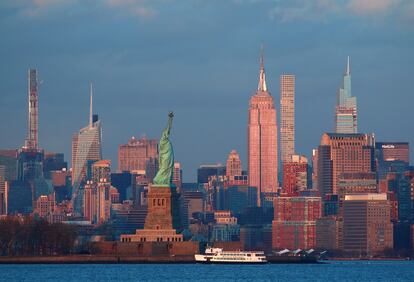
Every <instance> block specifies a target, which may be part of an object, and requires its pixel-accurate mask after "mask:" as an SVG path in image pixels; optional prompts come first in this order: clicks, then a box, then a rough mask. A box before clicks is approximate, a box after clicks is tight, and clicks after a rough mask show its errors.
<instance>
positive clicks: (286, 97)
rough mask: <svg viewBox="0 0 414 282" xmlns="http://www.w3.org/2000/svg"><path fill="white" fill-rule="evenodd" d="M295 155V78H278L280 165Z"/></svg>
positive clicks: (283, 76)
mask: <svg viewBox="0 0 414 282" xmlns="http://www.w3.org/2000/svg"><path fill="white" fill-rule="evenodd" d="M293 154H295V76H294V75H291V74H284V75H281V76H280V155H281V156H280V157H281V160H282V163H285V162H288V161H290V156H292V155H293Z"/></svg>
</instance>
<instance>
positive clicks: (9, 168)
mask: <svg viewBox="0 0 414 282" xmlns="http://www.w3.org/2000/svg"><path fill="white" fill-rule="evenodd" d="M17 155H18V151H17V150H15V149H11V150H0V165H3V166H4V167H5V180H16V179H17Z"/></svg>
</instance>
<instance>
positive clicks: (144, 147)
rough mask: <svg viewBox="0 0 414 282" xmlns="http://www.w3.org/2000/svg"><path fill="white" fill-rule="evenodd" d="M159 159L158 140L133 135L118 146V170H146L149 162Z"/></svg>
mask: <svg viewBox="0 0 414 282" xmlns="http://www.w3.org/2000/svg"><path fill="white" fill-rule="evenodd" d="M157 159H158V140H156V139H147V138H146V137H143V138H141V139H136V138H135V137H131V139H129V141H128V143H127V144H124V145H119V148H118V171H119V172H123V171H129V172H131V171H134V170H146V169H147V166H148V163H150V162H151V161H152V162H154V160H157Z"/></svg>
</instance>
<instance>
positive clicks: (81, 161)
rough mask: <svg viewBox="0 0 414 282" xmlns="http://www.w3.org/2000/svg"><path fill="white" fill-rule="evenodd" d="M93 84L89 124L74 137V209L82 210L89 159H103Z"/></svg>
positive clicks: (99, 123)
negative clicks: (81, 190) (82, 187)
mask: <svg viewBox="0 0 414 282" xmlns="http://www.w3.org/2000/svg"><path fill="white" fill-rule="evenodd" d="M92 95H93V89H92V84H91V93H90V110H89V125H88V126H86V127H84V128H82V129H81V130H80V131H79V132H78V133H75V134H74V135H73V138H72V186H73V196H72V201H74V209H76V210H77V211H79V210H81V200H82V197H83V196H82V195H79V188H80V187H81V185H83V184H84V183H85V182H86V172H87V163H88V161H91V160H93V161H97V160H100V159H102V148H101V122H100V120H98V116H97V115H93V114H92Z"/></svg>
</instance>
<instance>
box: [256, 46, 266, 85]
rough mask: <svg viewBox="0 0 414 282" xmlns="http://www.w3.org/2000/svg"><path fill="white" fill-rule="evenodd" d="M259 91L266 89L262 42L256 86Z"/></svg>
mask: <svg viewBox="0 0 414 282" xmlns="http://www.w3.org/2000/svg"><path fill="white" fill-rule="evenodd" d="M257 90H259V91H267V86H266V74H265V69H264V48H263V44H262V46H261V48H260V74H259V85H258V86H257Z"/></svg>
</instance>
